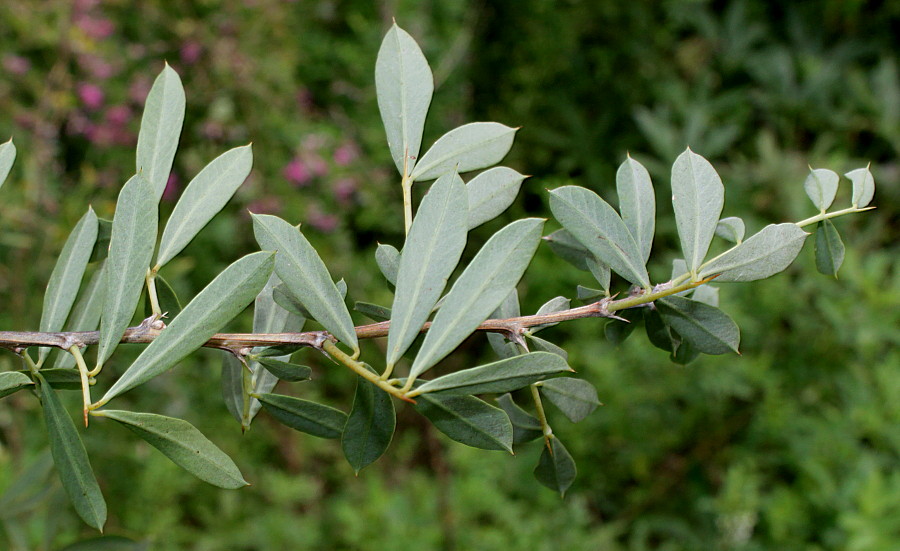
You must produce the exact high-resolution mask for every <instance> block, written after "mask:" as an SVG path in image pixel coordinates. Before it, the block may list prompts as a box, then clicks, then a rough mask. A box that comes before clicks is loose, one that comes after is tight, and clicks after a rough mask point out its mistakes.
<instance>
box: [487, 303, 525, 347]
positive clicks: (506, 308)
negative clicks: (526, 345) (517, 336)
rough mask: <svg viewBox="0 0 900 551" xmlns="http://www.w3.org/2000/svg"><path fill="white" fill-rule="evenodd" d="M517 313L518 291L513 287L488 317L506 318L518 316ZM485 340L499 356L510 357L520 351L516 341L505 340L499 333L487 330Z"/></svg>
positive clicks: (518, 313) (518, 312)
mask: <svg viewBox="0 0 900 551" xmlns="http://www.w3.org/2000/svg"><path fill="white" fill-rule="evenodd" d="M519 315H521V312H520V311H519V293H518V292H516V290H515V289H513V290H512V291H510V293H509V294H508V295H506V298H505V299H503V302H501V303H500V306H498V307H497V309H496V310H494V311H493V312H491V315H490V317H491V318H493V319H508V318H516V317H519ZM487 340H488V343H489V344H490V345H491V348H493V349H494V352H496V353H497V355H498V356H500V357H501V358H511V357H513V356H518V355H519V354H520V353H521V351H520V350H519V347H518V345H516V343H513V342H509V341H507V340H506V338H505V337H504V336H503V335H501V334H500V333H492V332H489V333H488V334H487Z"/></svg>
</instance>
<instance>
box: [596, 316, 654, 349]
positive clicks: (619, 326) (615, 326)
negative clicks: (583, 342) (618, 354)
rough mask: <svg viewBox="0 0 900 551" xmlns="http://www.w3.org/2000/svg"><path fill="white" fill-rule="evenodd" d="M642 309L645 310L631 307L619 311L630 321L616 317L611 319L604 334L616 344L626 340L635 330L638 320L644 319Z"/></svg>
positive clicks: (604, 329)
mask: <svg viewBox="0 0 900 551" xmlns="http://www.w3.org/2000/svg"><path fill="white" fill-rule="evenodd" d="M641 310H643V308H629V309H627V310H619V311H617V312H616V315H617V316H619V317H620V318H624V319H626V320H628V322H624V321H619V320H616V319H611V320H609V321H608V322H607V324H606V326H605V327H604V328H603V334H604V335H605V336H606V340H608V341H609V342H611V343H613V344H616V345H618V344H622V343H623V342H625V339H627V338H628V337H629V336H630V335H631V333H633V332H634V329H635V327H637V325H638V322H639V321H640V320H642V319H643V317H644V313H643V312H642V311H641ZM629 322H630V323H629Z"/></svg>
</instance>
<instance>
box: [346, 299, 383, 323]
mask: <svg viewBox="0 0 900 551" xmlns="http://www.w3.org/2000/svg"><path fill="white" fill-rule="evenodd" d="M353 309H354V310H356V311H357V312H359V313H360V314H363V315H364V316H368V317H370V318H372V319H373V320H375V321H387V320H389V319H391V309H390V308H388V307H387V306H381V305H379V304H372V303H371V302H355V303H353Z"/></svg>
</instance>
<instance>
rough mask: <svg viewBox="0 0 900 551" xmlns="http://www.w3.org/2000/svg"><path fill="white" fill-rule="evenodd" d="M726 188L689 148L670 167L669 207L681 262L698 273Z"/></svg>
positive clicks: (715, 174)
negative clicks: (673, 214)
mask: <svg viewBox="0 0 900 551" xmlns="http://www.w3.org/2000/svg"><path fill="white" fill-rule="evenodd" d="M724 203H725V187H724V186H723V185H722V179H721V178H719V175H718V174H717V173H716V169H714V168H713V166H712V165H711V164H709V161H707V160H706V159H704V158H703V157H701V156H700V155H697V154H696V153H694V152H693V151H691V150H690V148H688V149H687V150H686V151H685V152H684V153H682V154H681V155H679V156H678V158H677V159H675V164H673V165H672V205H673V206H674V207H675V223H676V224H677V226H678V237H679V238H680V239H681V250H682V251H684V260H685V262H687V265H688V268H690V270H691V271H692V272H695V273H696V272H697V271H699V269H700V265H701V264H703V260H704V259H705V258H706V253H707V251H708V250H709V244H710V242H711V241H712V238H713V235H714V234H715V232H716V225H717V223H718V221H719V215H721V214H722V206H723V205H724Z"/></svg>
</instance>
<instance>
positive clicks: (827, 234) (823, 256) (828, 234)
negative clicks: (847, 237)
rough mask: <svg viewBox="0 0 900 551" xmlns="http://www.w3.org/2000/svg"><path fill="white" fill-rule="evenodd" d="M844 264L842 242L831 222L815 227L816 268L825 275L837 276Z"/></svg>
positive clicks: (823, 221) (826, 221)
mask: <svg viewBox="0 0 900 551" xmlns="http://www.w3.org/2000/svg"><path fill="white" fill-rule="evenodd" d="M843 263H844V242H843V241H841V235H840V234H839V233H838V231H837V228H835V227H834V224H832V223H831V220H822V221H821V222H819V223H818V224H817V225H816V268H817V269H818V270H819V272H820V273H823V274H825V275H831V276H837V273H838V270H839V269H840V267H841V264H843Z"/></svg>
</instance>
